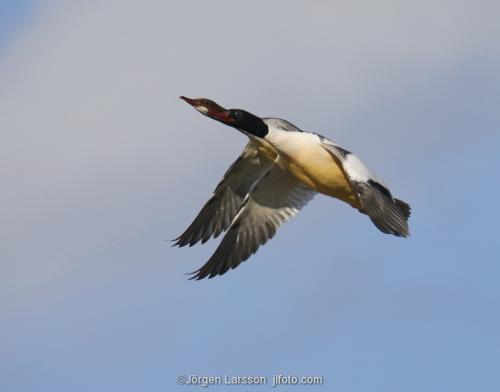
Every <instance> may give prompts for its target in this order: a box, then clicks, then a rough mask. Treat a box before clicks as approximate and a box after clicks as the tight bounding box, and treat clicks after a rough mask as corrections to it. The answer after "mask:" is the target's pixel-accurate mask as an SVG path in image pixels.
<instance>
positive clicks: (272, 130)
mask: <svg viewBox="0 0 500 392" xmlns="http://www.w3.org/2000/svg"><path fill="white" fill-rule="evenodd" d="M180 98H181V99H183V100H184V101H186V102H187V103H189V104H190V105H191V106H193V107H194V108H195V109H196V110H198V111H199V112H200V113H202V114H204V115H205V116H208V117H210V118H212V119H214V120H216V121H219V122H221V123H223V124H226V125H229V126H231V127H233V128H235V129H237V130H238V131H240V132H241V133H243V134H245V135H246V136H248V138H249V142H248V144H247V145H246V147H245V149H244V150H243V152H242V153H241V155H240V156H239V157H238V159H236V161H235V162H234V163H233V164H232V165H231V166H230V167H229V169H228V170H227V171H226V173H225V174H224V176H223V177H222V179H221V181H220V182H219V184H218V185H217V187H216V188H215V191H214V192H213V194H212V196H211V197H210V199H209V200H208V202H207V203H206V204H205V205H204V206H203V208H202V210H201V211H200V213H199V214H198V216H197V217H196V218H195V219H194V221H193V223H191V225H190V226H189V227H188V228H187V230H186V231H185V232H184V233H183V234H181V235H180V236H179V237H178V238H176V239H175V240H174V241H175V244H174V245H177V246H179V247H182V246H185V245H189V246H192V245H194V244H196V243H197V242H199V241H201V243H205V242H206V241H207V240H208V239H209V238H211V237H213V238H216V237H218V236H219V235H220V234H221V233H222V232H223V231H227V233H226V235H225V236H224V238H223V239H222V241H221V243H220V244H219V246H218V248H217V249H216V251H215V252H214V254H213V255H212V257H210V259H209V260H208V261H207V262H206V263H205V264H204V265H203V266H202V267H201V268H200V269H198V270H197V271H194V272H193V276H192V277H191V279H196V280H199V279H203V278H206V277H208V278H213V277H214V276H217V275H223V274H225V273H226V272H227V271H228V270H229V269H234V268H236V267H237V266H238V265H240V263H241V262H243V261H245V260H247V259H248V258H249V257H250V256H251V255H252V254H254V253H255V252H256V251H257V249H258V248H259V247H260V246H261V245H263V244H265V243H266V242H267V241H268V240H269V239H271V238H272V237H273V236H274V234H275V233H276V230H277V229H278V228H279V226H280V225H281V224H283V223H284V222H286V221H288V220H289V219H290V218H292V217H294V216H295V215H296V214H297V213H298V212H299V211H300V209H301V208H302V207H304V206H305V205H306V204H307V203H308V202H309V201H310V200H311V199H312V198H313V196H314V195H315V194H316V193H322V194H324V195H328V196H331V197H334V198H336V199H339V200H341V201H343V202H346V203H347V204H349V205H351V206H352V207H354V208H356V209H357V210H358V211H359V212H361V213H363V214H365V215H368V217H369V218H370V219H371V220H372V222H373V223H374V224H375V226H376V227H377V228H378V229H379V230H380V231H382V232H383V233H387V234H393V235H395V236H399V237H407V236H409V234H410V233H409V229H408V218H409V216H410V206H409V205H408V204H407V203H405V202H404V201H401V200H399V199H396V198H394V197H393V196H392V194H391V192H390V191H389V189H388V186H387V185H386V184H385V183H384V182H383V181H382V180H381V179H380V178H378V177H376V176H375V175H374V174H373V173H372V172H371V171H370V170H368V168H367V167H366V166H365V165H364V163H363V162H362V161H361V160H360V159H359V158H358V157H356V156H355V155H354V154H353V153H351V152H350V151H347V150H346V149H344V148H342V147H340V146H338V145H337V144H335V143H333V142H332V141H330V140H328V139H327V138H326V137H324V136H321V135H319V134H317V133H313V132H305V131H302V130H300V129H299V128H297V127H296V126H295V125H293V124H291V123H289V122H288V121H285V120H282V119H280V118H271V117H266V118H260V117H258V116H255V115H254V114H251V113H249V112H247V111H245V110H241V109H225V108H223V107H222V106H220V105H218V104H217V103H215V102H214V101H212V100H209V99H206V98H197V99H191V98H186V97H184V96H181V97H180Z"/></svg>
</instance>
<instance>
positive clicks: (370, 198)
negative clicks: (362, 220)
mask: <svg viewBox="0 0 500 392" xmlns="http://www.w3.org/2000/svg"><path fill="white" fill-rule="evenodd" d="M354 185H355V186H356V189H357V191H358V194H359V198H360V201H361V204H362V205H363V209H362V210H361V212H362V213H364V214H366V215H368V216H369V217H370V219H371V220H372V222H373V223H374V224H375V226H377V228H378V229H379V230H380V231H382V232H383V233H387V234H393V235H395V236H398V237H408V236H409V235H410V230H409V228H408V218H409V217H410V213H411V207H410V206H409V205H408V204H407V203H405V202H404V201H402V200H399V199H394V198H393V197H392V195H391V194H390V192H389V191H388V190H387V189H386V188H385V187H383V186H382V185H380V184H378V183H376V182H374V181H370V183H361V182H358V183H354Z"/></svg>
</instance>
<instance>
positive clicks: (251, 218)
mask: <svg viewBox="0 0 500 392" xmlns="http://www.w3.org/2000/svg"><path fill="white" fill-rule="evenodd" d="M314 194H315V192H314V191H313V190H311V189H310V188H308V187H306V186H305V185H303V184H301V183H299V182H298V181H297V180H296V179H295V178H294V177H293V176H292V175H291V174H290V173H288V172H287V171H286V170H284V169H282V168H281V167H280V166H279V165H278V164H275V165H274V166H273V168H272V169H271V171H270V172H269V174H268V175H267V176H266V177H264V178H263V179H262V180H260V181H259V182H258V183H257V184H256V185H255V187H254V189H253V190H252V192H251V193H250V194H249V195H248V196H247V197H246V198H245V202H244V204H243V206H242V207H241V209H240V211H239V212H238V214H237V215H236V217H235V218H234V220H233V222H232V223H231V226H230V228H229V230H228V232H227V233H226V235H225V236H224V238H223V239H222V241H221V243H220V244H219V246H218V248H217V250H216V251H215V253H214V254H213V255H212V257H211V258H210V260H208V261H207V262H206V263H205V265H204V266H203V267H201V268H200V269H199V270H197V271H195V272H194V274H195V275H194V276H193V277H192V278H191V279H197V280H199V279H203V278H205V277H207V276H208V277H209V278H212V277H214V276H216V275H223V274H224V273H226V272H227V271H228V270H229V269H230V268H231V269H233V268H236V267H237V266H238V265H240V263H241V262H243V261H245V260H247V259H248V258H249V257H250V256H251V255H252V254H253V253H255V252H256V251H257V249H258V248H259V246H261V245H263V244H265V243H266V242H267V241H268V240H269V239H271V238H272V237H273V236H274V234H276V230H277V229H278V228H279V227H280V226H281V225H282V224H283V223H284V222H286V221H287V220H289V219H290V218H292V217H294V216H295V215H296V214H297V213H298V212H299V211H300V209H301V208H302V207H303V206H305V205H306V204H307V203H308V202H309V201H310V200H311V199H312V198H313V196H314Z"/></svg>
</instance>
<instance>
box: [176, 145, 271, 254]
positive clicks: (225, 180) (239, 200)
mask: <svg viewBox="0 0 500 392" xmlns="http://www.w3.org/2000/svg"><path fill="white" fill-rule="evenodd" d="M272 165H273V161H272V160H270V159H269V158H267V157H266V156H265V155H263V154H262V153H260V152H259V151H258V149H257V147H256V146H255V145H254V144H253V143H252V142H249V143H248V144H247V145H246V147H245V149H244V150H243V152H242V153H241V155H240V156H239V157H238V159H236V161H234V163H233V164H232V165H231V166H230V167H229V169H228V170H227V171H226V173H225V174H224V176H223V177H222V179H221V180H220V182H219V184H218V185H217V187H216V188H215V191H214V192H213V194H212V196H211V197H210V199H209V200H208V201H207V203H206V204H205V205H204V206H203V208H202V209H201V211H200V212H199V214H198V215H197V216H196V218H195V219H194V221H193V223H191V225H189V227H188V228H187V229H186V231H185V232H184V233H182V234H181V235H180V236H179V237H177V238H176V239H175V240H174V241H175V244H174V245H177V246H180V247H181V246H185V245H189V246H193V245H194V244H196V243H197V242H198V241H200V240H201V242H202V243H204V242H206V241H207V240H208V239H209V238H210V237H212V236H213V237H214V238H216V237H217V236H219V234H220V233H221V232H222V231H225V230H227V228H228V227H229V226H230V224H231V222H232V221H233V219H234V217H235V216H236V214H237V213H238V211H239V210H240V208H241V205H242V204H243V201H244V200H245V197H246V195H247V194H248V193H249V192H250V191H251V189H252V187H253V186H254V184H255V182H256V181H258V180H259V179H261V178H262V177H263V176H264V175H265V174H266V173H267V172H268V171H269V170H270V169H271V167H272Z"/></svg>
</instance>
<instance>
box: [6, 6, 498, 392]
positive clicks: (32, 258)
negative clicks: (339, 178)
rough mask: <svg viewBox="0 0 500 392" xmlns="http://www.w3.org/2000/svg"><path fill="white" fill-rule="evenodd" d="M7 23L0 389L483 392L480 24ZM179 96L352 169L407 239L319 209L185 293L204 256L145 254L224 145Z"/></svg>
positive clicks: (494, 253) (189, 15) (198, 192)
mask: <svg viewBox="0 0 500 392" xmlns="http://www.w3.org/2000/svg"><path fill="white" fill-rule="evenodd" d="M18 4H20V3H16V2H7V3H3V4H2V7H7V8H4V9H6V10H8V11H6V13H4V12H2V19H1V20H2V22H3V21H4V20H5V21H8V23H2V30H0V31H1V33H0V34H1V36H2V39H1V43H0V45H2V47H3V48H4V49H1V50H0V85H1V86H2V89H1V90H0V130H1V132H2V140H3V141H2V145H1V146H0V156H1V157H2V161H3V162H4V164H3V165H0V166H1V168H0V178H1V179H2V194H1V195H0V201H1V203H0V214H1V216H2V220H3V222H5V224H4V225H3V227H2V229H1V236H0V238H2V247H1V252H2V257H1V260H2V261H1V263H0V268H1V273H0V290H1V293H0V322H1V325H2V329H1V331H0V345H1V347H2V350H1V353H0V389H1V390H2V391H16V392H17V391H23V392H24V391H51V392H53V391H67V390H71V391H89V390H92V391H101V390H102V391H110V390H111V391H139V390H141V391H142V390H154V391H164V390H168V391H170V390H175V391H176V390H179V391H182V390H194V389H198V388H200V387H196V386H178V385H176V382H175V379H176V376H177V375H178V374H185V375H189V374H197V375H202V376H203V375H206V376H220V375H224V374H228V375H230V376H249V375H263V376H267V377H269V378H270V377H271V376H272V375H273V374H278V373H279V374H285V375H287V374H290V375H296V376H322V377H323V378H324V380H325V384H324V385H323V386H311V387H309V388H310V389H311V390H313V389H314V390H325V391H331V390H339V391H366V390H383V391H401V390H404V391H422V390H454V391H470V390H477V389H479V390H498V389H499V387H500V381H499V379H498V375H497V373H498V369H497V367H498V366H497V364H498V363H499V360H500V335H499V332H498V331H500V289H499V285H498V276H499V275H500V265H499V264H498V260H499V251H498V246H497V239H496V234H497V232H498V229H497V221H498V218H499V208H498V202H497V201H498V200H499V199H500V188H499V187H498V185H497V181H496V177H498V175H497V173H498V168H499V167H500V158H499V157H498V153H497V146H498V145H499V142H500V136H499V132H498V129H499V127H500V114H499V111H498V106H499V98H498V97H499V96H500V94H499V93H500V74H499V71H498V69H499V63H500V55H499V52H498V40H499V38H500V28H499V26H498V22H497V21H498V17H499V16H500V15H499V14H500V7H499V6H498V5H497V4H495V3H493V2H487V1H480V2H476V3H470V2H464V3H463V4H461V7H458V6H456V2H451V1H449V2H448V1H443V2H439V3H435V2H426V1H424V2H419V3H418V4H416V3H415V4H412V5H408V4H407V3H403V2H389V1H385V2H381V3H377V5H376V6H375V5H373V4H372V3H354V2H328V3H326V2H319V1H318V2H299V1H294V2H286V6H285V2H276V3H273V4H269V3H268V2H253V3H252V4H249V3H245V4H243V3H241V4H238V5H236V4H235V3H233V2H224V1H215V2H210V4H208V3H207V4H204V3H203V4H200V3H199V2H198V3H197V2H189V1H187V2H179V3H175V2H169V3H165V2H156V1H145V2H140V3H138V2H131V1H130V2H128V1H125V2H123V1H112V0H109V1H103V2H99V5H98V6H97V5H96V4H92V5H91V4H89V3H88V2H83V1H75V2H71V3H68V2H61V1H46V2H41V3H38V5H37V6H36V8H35V3H33V2H24V3H22V5H21V6H20V8H19V6H18ZM221 10H223V12H222V11H221ZM7 48H8V49H7ZM181 94H182V95H187V96H207V97H210V98H213V99H215V100H216V101H218V102H220V103H221V104H222V105H223V106H232V107H241V108H245V109H247V110H249V111H251V112H254V113H255V114H258V115H262V116H276V117H283V118H286V119H288V120H290V121H291V122H293V123H295V124H296V125H298V126H300V127H301V128H303V129H306V130H314V131H317V132H320V133H321V134H324V135H325V136H328V137H329V138H331V139H332V140H334V141H336V142H337V143H339V144H341V145H342V146H344V147H346V148H347V149H349V150H352V151H354V152H355V153H357V154H358V155H359V156H361V157H362V158H363V160H364V161H365V162H366V163H367V164H368V165H369V166H370V167H371V168H373V170H374V171H375V172H376V173H377V174H378V175H379V176H380V177H382V178H384V179H385V180H386V182H388V183H389V184H390V186H391V189H392V190H393V192H394V193H395V194H396V195H397V196H398V197H400V198H402V199H404V200H406V201H408V202H409V203H410V204H411V205H412V207H413V215H412V217H411V221H410V224H411V230H412V237H410V238H409V239H407V240H403V239H399V238H394V237H390V236H385V235H383V234H381V233H379V232H378V231H377V230H376V228H375V227H374V226H373V225H372V224H371V222H370V221H369V220H368V219H367V218H366V217H365V216H362V215H361V214H359V213H357V212H356V211H354V210H352V209H350V208H349V207H348V206H346V205H343V204H341V203H340V202H338V201H336V200H333V199H329V198H326V197H323V196H318V197H316V198H315V199H314V200H313V201H312V202H311V203H310V204H309V205H308V206H307V207H306V208H305V209H304V210H303V211H302V212H301V214H300V215H299V216H298V217H297V218H295V219H294V220H293V221H291V222H289V223H287V224H286V225H285V226H283V228H282V229H280V231H279V233H278V234H277V236H276V237H275V239H273V240H272V241H271V242H270V243H269V244H267V245H266V246H265V247H263V248H262V249H260V250H259V252H258V253H257V254H256V255H254V256H253V257H252V258H251V259H250V260H249V261H247V262H245V263H244V264H242V265H241V266H240V267H239V268H238V269H236V270H234V271H231V272H230V273H228V274H226V275H224V276H223V277H222V278H218V279H212V280H209V281H201V282H192V281H187V280H186V276H185V275H184V273H186V272H190V271H193V270H195V269H196V268H198V267H199V266H201V265H202V264H203V262H205V261H206V260H207V259H208V257H209V256H210V254H211V252H212V251H213V250H214V249H215V247H216V245H217V243H218V240H216V241H210V242H209V243H207V244H205V245H203V246H196V247H193V248H190V249H178V248H172V247H170V243H169V242H167V241H165V240H167V239H171V238H174V237H176V236H177V235H178V234H179V233H180V232H181V231H182V230H183V229H185V227H186V226H187V225H188V224H189V223H190V221H191V219H192V218H193V217H194V216H195V214H196V213H197V212H198V210H199V208H201V206H202V205H203V203H204V202H205V201H206V199H207V197H208V196H209V195H210V193H211V191H212V189H213V188H214V186H215V185H216V183H217V181H218V180H219V178H220V176H221V175H222V174H223V172H224V171H225V170H226V168H227V167H228V166H229V164H230V163H231V162H232V160H234V158H236V156H237V155H238V154H239V152H240V150H241V149H242V147H243V145H244V144H245V140H244V138H243V137H242V136H241V135H240V134H238V133H237V132H234V131H232V130H231V129H230V128H226V127H223V126H221V125H220V124H217V123H215V122H210V121H209V120H208V119H207V118H205V117H203V116H200V115H199V114H198V113H196V112H195V111H193V110H192V109H191V108H190V107H188V106H187V105H186V104H185V103H184V102H182V101H180V100H179V99H178V98H177V97H178V96H179V95H181ZM270 388H271V387H270V385H267V386H262V387H258V386H252V387H251V388H250V387H245V386H238V387H229V386H225V387H222V386H219V387H217V386H211V387H210V388H209V389H210V390H227V391H230V390H233V389H234V390H238V391H246V390H252V391H255V390H266V389H270ZM281 388H282V389H287V388H290V387H285V386H282V387H281Z"/></svg>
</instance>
